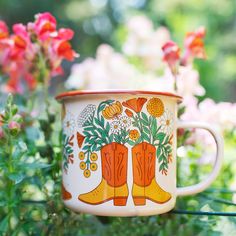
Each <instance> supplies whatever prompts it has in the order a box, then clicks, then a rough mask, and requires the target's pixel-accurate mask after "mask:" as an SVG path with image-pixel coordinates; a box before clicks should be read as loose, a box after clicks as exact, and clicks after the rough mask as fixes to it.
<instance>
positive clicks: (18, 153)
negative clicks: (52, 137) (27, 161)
mask: <svg viewBox="0 0 236 236" xmlns="http://www.w3.org/2000/svg"><path fill="white" fill-rule="evenodd" d="M27 151H28V148H27V146H26V144H25V143H24V142H22V141H19V142H17V144H16V147H15V150H14V153H13V158H15V159H20V158H21V157H22V156H23V155H25V154H26V153H27Z"/></svg>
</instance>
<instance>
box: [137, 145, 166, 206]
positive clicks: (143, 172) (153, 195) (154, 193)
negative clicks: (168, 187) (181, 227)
mask: <svg viewBox="0 0 236 236" xmlns="http://www.w3.org/2000/svg"><path fill="white" fill-rule="evenodd" d="M132 162H133V188H132V196H133V201H134V204H135V205H136V206H140V205H145V204H146V199H149V200H151V201H153V202H156V203H160V204H161V203H165V202H167V201H169V200H170V199H171V195H170V193H168V192H166V191H165V190H163V189H162V188H161V187H160V186H159V185H158V183H157V182H156V178H155V169H156V167H155V165H156V148H155V147H154V146H153V145H151V144H149V143H146V142H142V143H139V144H137V145H135V146H134V147H133V148H132Z"/></svg>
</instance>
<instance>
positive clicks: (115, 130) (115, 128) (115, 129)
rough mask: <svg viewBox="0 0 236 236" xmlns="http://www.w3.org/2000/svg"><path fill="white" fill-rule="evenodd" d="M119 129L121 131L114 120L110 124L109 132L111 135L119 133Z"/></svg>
mask: <svg viewBox="0 0 236 236" xmlns="http://www.w3.org/2000/svg"><path fill="white" fill-rule="evenodd" d="M120 129H121V125H120V122H119V121H118V120H115V121H113V122H112V123H111V132H112V133H113V134H117V133H119V131H120Z"/></svg>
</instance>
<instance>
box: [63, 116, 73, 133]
mask: <svg viewBox="0 0 236 236" xmlns="http://www.w3.org/2000/svg"><path fill="white" fill-rule="evenodd" d="M74 130H75V119H74V116H73V114H72V113H70V112H67V113H66V116H65V118H64V120H63V132H64V133H65V134H66V135H67V136H70V135H72V134H73V133H74Z"/></svg>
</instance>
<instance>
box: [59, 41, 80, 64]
mask: <svg viewBox="0 0 236 236" xmlns="http://www.w3.org/2000/svg"><path fill="white" fill-rule="evenodd" d="M57 54H58V56H59V57H62V58H65V59H67V60H68V61H72V60H74V58H75V57H76V56H77V54H76V52H75V51H74V50H73V49H72V48H71V44H70V43H69V42H68V41H62V42H60V43H59V44H58V47H57Z"/></svg>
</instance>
